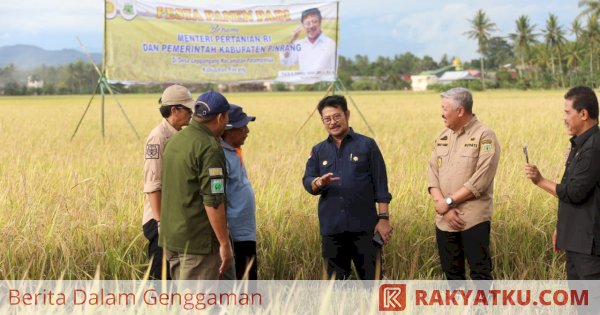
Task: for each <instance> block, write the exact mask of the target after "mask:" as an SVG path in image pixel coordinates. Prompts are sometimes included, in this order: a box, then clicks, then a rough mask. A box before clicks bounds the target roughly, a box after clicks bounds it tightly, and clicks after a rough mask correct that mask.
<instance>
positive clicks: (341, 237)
mask: <svg viewBox="0 0 600 315" xmlns="http://www.w3.org/2000/svg"><path fill="white" fill-rule="evenodd" d="M317 109H318V110H319V113H320V114H321V120H322V121H323V124H324V126H325V130H326V131H327V132H328V133H329V137H327V139H326V140H325V141H323V142H321V143H319V144H317V145H316V146H314V147H313V148H312V151H311V155H310V158H309V159H308V162H307V163H306V170H305V172H304V177H303V179H302V181H303V183H304V188H305V189H306V190H307V191H308V192H309V193H311V194H313V195H321V197H320V198H319V226H320V229H321V237H322V253H323V258H324V259H325V262H326V265H327V275H328V277H330V278H331V277H335V278H337V279H347V278H348V277H349V276H350V273H351V271H352V267H351V262H352V261H353V262H354V266H355V267H356V270H357V272H358V276H359V277H360V279H363V280H375V279H380V278H381V257H380V254H381V251H380V249H381V245H383V243H387V242H388V241H389V239H390V237H391V233H392V228H391V226H390V223H389V203H390V201H391V200H392V196H391V194H390V193H389V191H388V185H387V174H386V170H385V163H384V161H383V157H382V155H381V152H380V151H379V147H377V143H375V140H373V139H371V138H369V137H366V136H363V135H360V134H358V133H355V132H354V131H353V130H352V128H350V127H349V125H348V120H349V118H350V111H348V105H347V103H346V99H345V98H344V97H343V96H339V95H333V96H327V97H325V98H324V99H322V100H321V101H320V102H319V105H318V107H317ZM375 203H377V204H378V206H379V212H378V211H377V209H376V208H375ZM379 243H381V244H379Z"/></svg>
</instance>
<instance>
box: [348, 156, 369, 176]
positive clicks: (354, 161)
mask: <svg viewBox="0 0 600 315" xmlns="http://www.w3.org/2000/svg"><path fill="white" fill-rule="evenodd" d="M349 163H350V168H351V169H352V172H353V173H358V174H361V173H368V172H369V159H368V157H367V153H366V152H357V153H351V154H350V156H349Z"/></svg>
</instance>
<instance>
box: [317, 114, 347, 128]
mask: <svg viewBox="0 0 600 315" xmlns="http://www.w3.org/2000/svg"><path fill="white" fill-rule="evenodd" d="M342 117H343V115H342V114H341V113H337V114H333V115H331V116H325V117H323V118H321V120H322V121H323V123H324V124H326V125H329V124H330V123H331V122H332V121H333V122H339V121H340V120H342Z"/></svg>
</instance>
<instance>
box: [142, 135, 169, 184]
mask: <svg viewBox="0 0 600 315" xmlns="http://www.w3.org/2000/svg"><path fill="white" fill-rule="evenodd" d="M163 150H164V141H163V140H162V139H161V138H160V137H149V138H148V140H147V141H146V147H145V152H144V193H147V194H148V193H151V192H155V191H159V190H161V186H162V158H163V156H162V155H163Z"/></svg>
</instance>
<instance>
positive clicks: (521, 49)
mask: <svg viewBox="0 0 600 315" xmlns="http://www.w3.org/2000/svg"><path fill="white" fill-rule="evenodd" d="M516 24H517V32H516V33H510V34H509V35H508V37H509V38H510V39H511V40H512V41H513V47H514V49H515V53H516V54H517V55H518V56H519V59H520V60H521V71H519V73H520V74H521V78H523V70H524V69H525V61H526V60H527V58H529V52H530V49H531V45H532V44H535V43H537V42H538V41H537V36H538V34H536V33H534V29H535V27H536V25H531V24H530V22H529V17H528V16H527V15H521V16H519V18H518V19H517V21H516Z"/></svg>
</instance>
